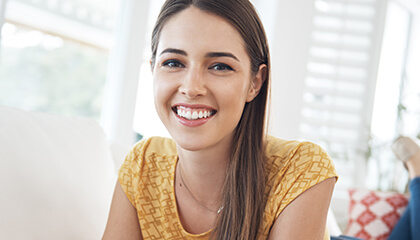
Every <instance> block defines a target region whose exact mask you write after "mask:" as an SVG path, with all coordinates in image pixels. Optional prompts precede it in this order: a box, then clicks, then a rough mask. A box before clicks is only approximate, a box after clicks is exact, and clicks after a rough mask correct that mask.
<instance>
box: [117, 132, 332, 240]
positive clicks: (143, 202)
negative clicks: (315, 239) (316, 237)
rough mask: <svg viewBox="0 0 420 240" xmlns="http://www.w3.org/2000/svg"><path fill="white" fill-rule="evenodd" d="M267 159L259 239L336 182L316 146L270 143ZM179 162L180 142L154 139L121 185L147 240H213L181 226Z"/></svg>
mask: <svg viewBox="0 0 420 240" xmlns="http://www.w3.org/2000/svg"><path fill="white" fill-rule="evenodd" d="M266 153H267V161H266V170H267V173H266V181H267V183H266V189H265V190H266V191H265V194H266V196H267V205H266V208H265V213H264V222H263V224H262V226H261V229H260V236H259V239H266V238H267V236H268V234H269V232H270V229H271V227H272V225H273V224H274V222H275V220H276V219H277V217H278V216H279V215H280V213H281V212H282V211H283V209H284V208H285V207H286V206H287V205H288V204H289V203H290V202H291V201H293V199H295V198H296V197H297V196H299V194H301V193H302V192H304V191H305V190H307V189H309V188H310V187H312V186H314V185H315V184H317V183H319V182H321V181H323V180H325V179H327V178H331V177H336V176H337V174H336V171H335V168H334V165H333V163H332V160H331V158H330V157H329V155H328V154H327V153H326V152H325V151H324V150H323V149H322V148H320V147H319V146H318V145H316V144H313V143H309V142H298V141H285V140H281V139H277V138H274V137H270V138H269V141H268V144H267V150H266ZM177 160H178V154H177V149H176V145H175V142H174V141H173V140H171V139H167V138H159V137H154V138H150V139H147V140H143V141H140V142H139V143H137V144H136V145H135V146H134V147H133V149H132V150H131V151H130V153H129V154H128V155H127V157H126V160H125V162H124V163H123V165H122V166H121V168H120V170H119V181H120V184H121V186H122V188H123V190H124V192H125V193H126V195H127V197H128V199H129V200H130V202H131V203H132V204H133V206H134V207H135V208H136V209H137V214H138V217H139V223H140V227H141V231H142V235H143V239H145V240H149V239H208V237H209V235H210V231H209V232H206V233H202V234H190V233H188V232H186V231H185V230H184V229H183V227H182V225H181V223H180V220H179V217H178V212H177V207H176V201H175V193H174V177H175V167H176V162H177ZM325 239H329V238H328V233H326V236H325Z"/></svg>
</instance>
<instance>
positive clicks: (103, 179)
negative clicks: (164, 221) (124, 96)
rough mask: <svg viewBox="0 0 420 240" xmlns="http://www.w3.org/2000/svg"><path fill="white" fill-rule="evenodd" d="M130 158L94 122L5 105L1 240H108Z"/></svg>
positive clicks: (1, 113) (1, 118) (0, 143)
mask: <svg viewBox="0 0 420 240" xmlns="http://www.w3.org/2000/svg"><path fill="white" fill-rule="evenodd" d="M127 149H128V148H127ZM125 152H126V151H125V150H122V147H115V146H114V145H112V144H109V143H108V141H107V139H106V137H105V134H104V131H103V130H102V129H101V127H100V126H99V124H98V123H96V122H95V121H94V120H91V119H87V118H82V117H64V116H57V115H53V114H46V113H39V112H30V111H23V110H19V109H14V108H10V107H4V106H0V184H1V188H0V189H1V194H0V239H8V240H18V239H19V240H22V239H25V240H30V239H43V240H48V239H54V240H56V239H61V240H66V239H69V240H70V239H71V240H74V239H78V240H83V239H86V240H88V239H92V240H93V239H100V237H101V236H102V233H103V231H104V228H105V224H106V220H107V216H108V212H109V207H110V203H111V199H112V194H113V190H114V186H115V183H116V181H117V174H116V173H117V167H116V166H118V165H120V164H121V162H122V161H123V159H124V155H125Z"/></svg>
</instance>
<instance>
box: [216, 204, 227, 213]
mask: <svg viewBox="0 0 420 240" xmlns="http://www.w3.org/2000/svg"><path fill="white" fill-rule="evenodd" d="M224 207H225V206H222V207H221V208H219V210H217V214H219V213H220V212H221V211H222V210H223V208H224Z"/></svg>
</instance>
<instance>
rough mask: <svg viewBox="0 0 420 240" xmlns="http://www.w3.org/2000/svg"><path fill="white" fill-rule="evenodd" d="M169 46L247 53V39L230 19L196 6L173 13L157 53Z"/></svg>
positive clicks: (165, 27) (161, 37) (163, 30)
mask: <svg viewBox="0 0 420 240" xmlns="http://www.w3.org/2000/svg"><path fill="white" fill-rule="evenodd" d="M167 47H172V48H180V49H186V50H188V49H191V50H193V49H194V50H202V51H207V52H208V51H229V52H234V53H236V54H246V51H245V43H244V40H243V38H242V36H241V35H240V33H239V32H238V31H237V30H236V28H234V27H233V26H232V25H231V24H230V22H228V21H227V20H226V19H224V18H222V17H220V16H217V15H215V14H211V13H207V12H205V11H202V10H200V9H198V8H196V7H189V8H187V9H185V10H183V11H181V12H180V13H178V14H176V15H174V16H172V17H171V18H170V19H169V20H168V21H167V22H166V24H165V25H164V26H163V29H162V31H161V35H160V39H159V43H158V52H160V51H159V49H161V50H162V49H165V48H167Z"/></svg>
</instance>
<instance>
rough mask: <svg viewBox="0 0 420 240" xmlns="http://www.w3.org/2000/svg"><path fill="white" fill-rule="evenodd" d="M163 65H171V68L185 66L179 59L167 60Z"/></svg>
mask: <svg viewBox="0 0 420 240" xmlns="http://www.w3.org/2000/svg"><path fill="white" fill-rule="evenodd" d="M162 66H164V67H169V68H181V67H184V65H183V64H182V63H180V62H179V61H178V60H168V61H165V62H164V63H163V64H162Z"/></svg>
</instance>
